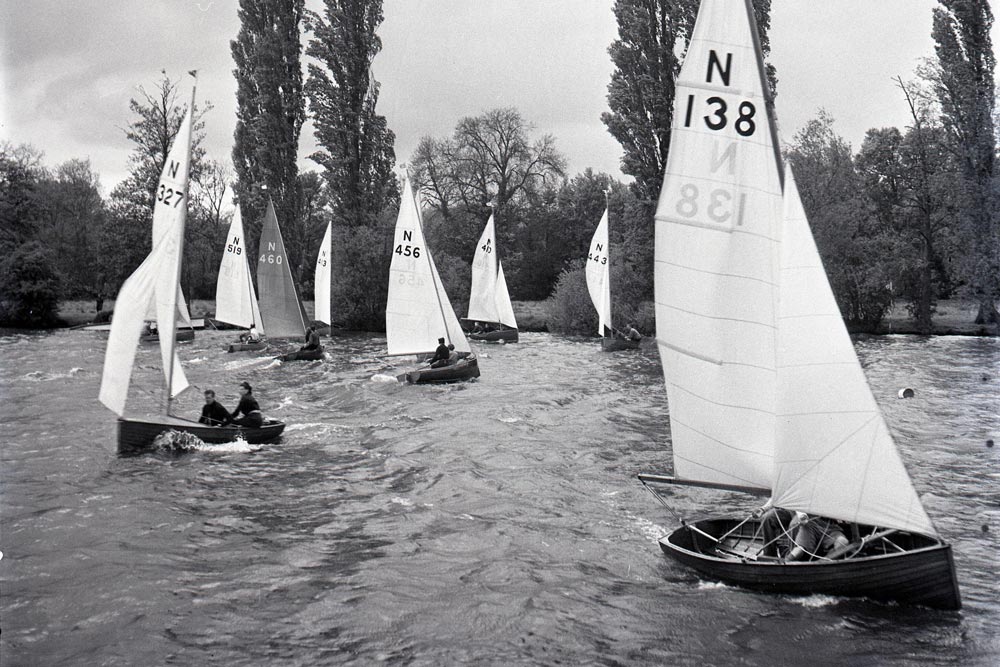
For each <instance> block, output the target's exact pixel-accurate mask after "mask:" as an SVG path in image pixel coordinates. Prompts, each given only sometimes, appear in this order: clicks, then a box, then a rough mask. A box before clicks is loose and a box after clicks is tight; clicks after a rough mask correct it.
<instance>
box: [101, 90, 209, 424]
mask: <svg viewBox="0 0 1000 667" xmlns="http://www.w3.org/2000/svg"><path fill="white" fill-rule="evenodd" d="M191 101H192V104H191V107H189V108H188V112H187V114H186V115H185V116H184V120H183V121H182V122H181V127H180V130H179V131H178V132H177V136H176V137H175V138H174V144H173V146H172V147H171V149H170V153H169V154H168V155H167V159H166V162H165V163H164V166H163V172H162V173H161V174H160V182H159V184H158V186H157V189H156V201H155V203H154V205H153V233H154V242H153V249H152V251H151V252H150V253H149V255H148V256H147V257H146V259H145V260H144V261H143V263H142V264H141V265H140V266H139V268H138V269H136V270H135V272H133V274H132V275H131V276H129V278H128V279H127V280H126V281H125V284H124V285H122V289H121V290H120V291H119V294H118V297H117V298H116V299H115V317H113V318H112V320H111V332H110V334H109V335H108V347H107V351H106V353H105V356H104V373H103V375H102V377H101V391H100V400H101V402H102V403H104V404H105V405H106V406H107V407H108V408H110V409H111V410H113V411H114V412H116V413H117V414H119V415H121V414H122V413H123V412H124V411H125V402H126V399H127V397H128V387H129V383H130V381H131V375H132V366H133V363H134V360H135V352H136V347H137V346H138V344H139V333H140V332H141V330H142V323H143V319H146V318H148V314H149V312H150V311H152V312H154V313H155V317H156V322H157V328H158V329H159V331H160V332H161V335H160V357H161V361H162V368H163V373H164V378H165V380H166V387H167V397H168V402H169V399H170V398H173V397H174V396H177V395H178V394H179V393H181V392H182V391H184V390H185V389H186V388H187V386H188V381H187V378H186V377H185V375H184V369H183V368H181V362H180V359H179V358H178V357H177V354H176V352H175V350H174V346H175V344H176V340H175V335H174V331H175V329H176V326H177V316H178V303H179V298H180V274H181V258H182V254H183V250H184V222H185V218H186V216H187V194H188V166H189V164H190V161H191V114H192V109H193V107H194V93H193V91H192V99H191Z"/></svg>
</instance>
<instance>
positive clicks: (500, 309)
mask: <svg viewBox="0 0 1000 667" xmlns="http://www.w3.org/2000/svg"><path fill="white" fill-rule="evenodd" d="M496 302H497V318H498V319H499V320H500V324H505V325H507V326H508V327H510V328H511V329H516V328H517V319H516V318H515V317H514V304H512V303H511V302H510V292H508V291H507V279H506V278H504V277H503V263H502V262H501V261H500V260H499V259H498V260H497V298H496Z"/></svg>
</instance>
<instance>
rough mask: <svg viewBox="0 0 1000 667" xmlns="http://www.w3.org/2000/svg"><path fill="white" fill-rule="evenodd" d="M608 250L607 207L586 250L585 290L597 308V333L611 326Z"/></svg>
mask: <svg viewBox="0 0 1000 667" xmlns="http://www.w3.org/2000/svg"><path fill="white" fill-rule="evenodd" d="M608 253H609V251H608V209H604V215H602V216H601V221H600V222H599V223H598V224H597V229H596V230H595V231H594V237H593V238H592V239H591V240H590V250H588V251H587V291H588V292H590V300H591V301H593V302H594V308H596V309H597V333H599V334H600V335H602V336H603V335H604V328H605V327H608V328H610V327H611V260H610V258H609V254H608Z"/></svg>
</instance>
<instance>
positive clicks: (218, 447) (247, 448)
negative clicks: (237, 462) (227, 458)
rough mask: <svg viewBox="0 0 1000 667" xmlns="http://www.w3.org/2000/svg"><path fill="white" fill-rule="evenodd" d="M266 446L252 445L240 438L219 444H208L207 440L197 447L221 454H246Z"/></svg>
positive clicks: (202, 450) (203, 450) (200, 449)
mask: <svg viewBox="0 0 1000 667" xmlns="http://www.w3.org/2000/svg"><path fill="white" fill-rule="evenodd" d="M263 448H264V445H251V444H250V443H249V442H247V441H246V440H244V439H242V438H239V439H237V440H234V441H233V442H223V443H217V444H208V443H206V442H203V443H201V444H200V445H197V446H196V447H195V449H197V450H198V451H200V452H207V453H219V454H231V453H232V454H246V453H249V452H256V451H258V450H261V449H263Z"/></svg>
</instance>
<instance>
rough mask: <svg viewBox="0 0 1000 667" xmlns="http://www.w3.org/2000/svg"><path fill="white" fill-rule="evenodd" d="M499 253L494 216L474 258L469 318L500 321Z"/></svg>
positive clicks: (480, 238)
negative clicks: (497, 290)
mask: <svg viewBox="0 0 1000 667" xmlns="http://www.w3.org/2000/svg"><path fill="white" fill-rule="evenodd" d="M496 289H497V254H496V233H495V226H494V222H493V216H492V215H491V216H490V219H489V222H487V223H486V227H485V228H484V229H483V233H482V235H481V236H480V237H479V243H478V244H477V245H476V254H475V255H474V256H473V258H472V290H471V291H470V293H469V319H470V320H481V321H483V322H499V321H500V316H499V313H498V312H497V300H496Z"/></svg>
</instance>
